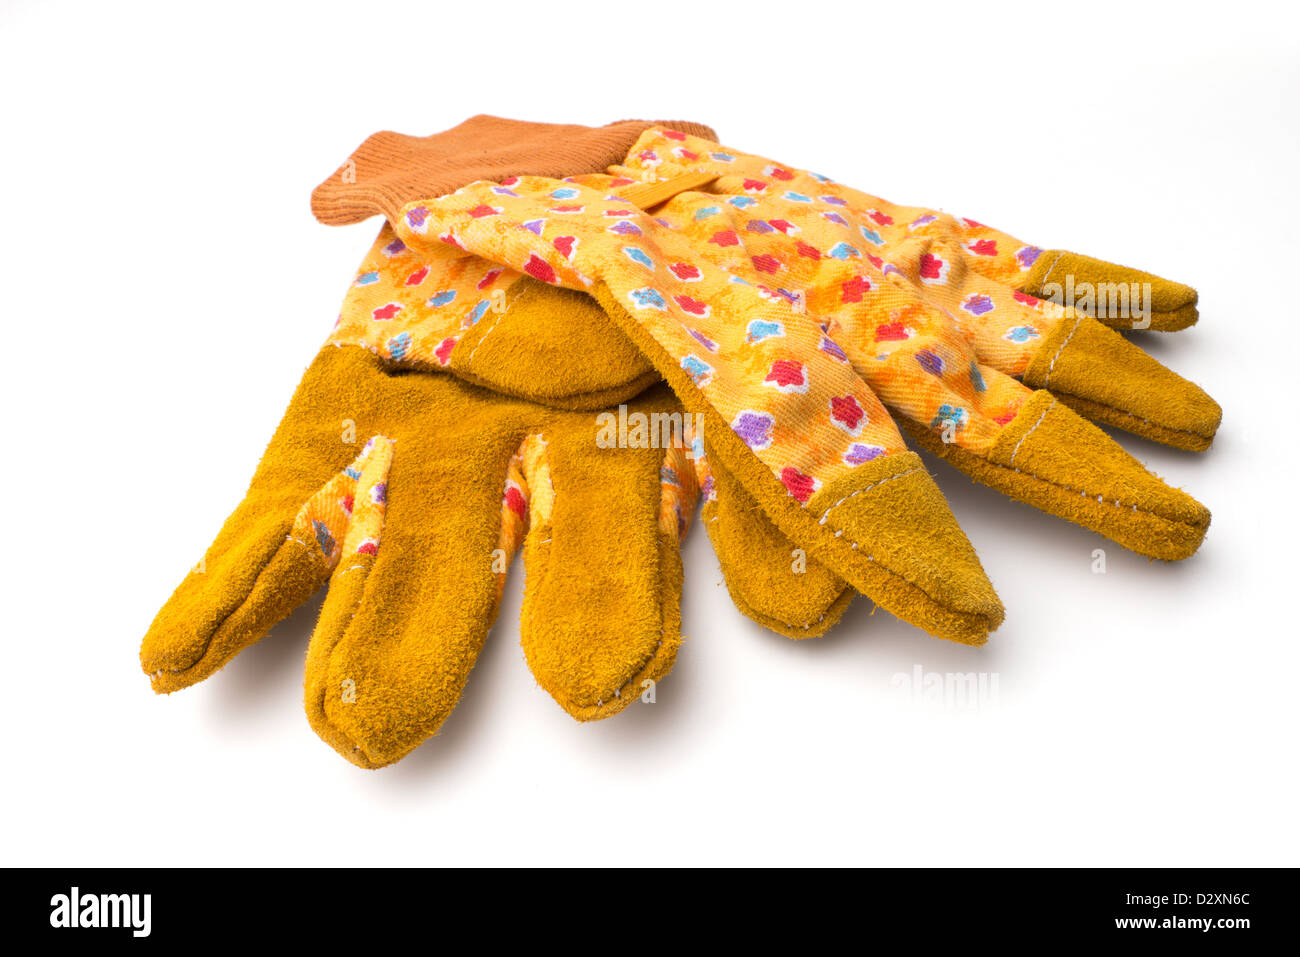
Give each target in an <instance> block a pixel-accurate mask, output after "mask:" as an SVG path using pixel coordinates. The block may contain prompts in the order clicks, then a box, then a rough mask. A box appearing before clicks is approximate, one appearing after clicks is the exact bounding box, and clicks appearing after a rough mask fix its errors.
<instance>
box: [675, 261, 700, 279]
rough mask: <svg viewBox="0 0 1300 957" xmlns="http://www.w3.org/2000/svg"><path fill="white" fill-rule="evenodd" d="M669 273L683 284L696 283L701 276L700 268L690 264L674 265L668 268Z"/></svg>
mask: <svg viewBox="0 0 1300 957" xmlns="http://www.w3.org/2000/svg"><path fill="white" fill-rule="evenodd" d="M668 271H669V272H671V273H672V274H673V275H674V276H676V277H677V278H678V279H680V280H681V281H682V282H695V280H697V279H699V278H700V275H701V274H700V267H699V266H692V265H691V264H690V263H673V264H672V265H671V266H669V267H668Z"/></svg>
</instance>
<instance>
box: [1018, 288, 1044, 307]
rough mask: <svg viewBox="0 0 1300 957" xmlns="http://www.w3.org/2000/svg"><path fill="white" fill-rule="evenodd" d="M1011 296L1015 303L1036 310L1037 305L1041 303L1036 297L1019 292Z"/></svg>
mask: <svg viewBox="0 0 1300 957" xmlns="http://www.w3.org/2000/svg"><path fill="white" fill-rule="evenodd" d="M1011 296H1012V298H1014V299H1015V300H1016V302H1018V303H1020V304H1021V305H1022V306H1032V307H1034V308H1037V307H1038V305H1039V304H1040V303H1042V301H1043V300H1041V299H1039V298H1038V297H1037V296H1031V295H1029V293H1027V292H1020V291H1019V290H1016V291H1015V292H1013V293H1012V294H1011Z"/></svg>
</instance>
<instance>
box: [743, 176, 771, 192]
mask: <svg viewBox="0 0 1300 957" xmlns="http://www.w3.org/2000/svg"><path fill="white" fill-rule="evenodd" d="M744 186H745V192H747V193H761V192H763V190H765V189H767V184H766V183H764V182H763V181H762V180H761V179H746V180H745V183H744Z"/></svg>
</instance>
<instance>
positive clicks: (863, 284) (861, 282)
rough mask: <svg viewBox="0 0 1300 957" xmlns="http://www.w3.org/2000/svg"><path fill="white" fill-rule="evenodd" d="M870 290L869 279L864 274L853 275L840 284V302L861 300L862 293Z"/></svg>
mask: <svg viewBox="0 0 1300 957" xmlns="http://www.w3.org/2000/svg"><path fill="white" fill-rule="evenodd" d="M866 292H871V280H870V279H868V278H867V277H866V276H854V277H853V278H852V279H846V280H845V281H844V282H843V283H841V284H840V301H841V302H861V301H862V294H863V293H866Z"/></svg>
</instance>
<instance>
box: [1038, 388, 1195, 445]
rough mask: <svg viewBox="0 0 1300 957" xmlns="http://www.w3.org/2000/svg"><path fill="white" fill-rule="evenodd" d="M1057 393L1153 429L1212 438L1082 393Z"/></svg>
mask: <svg viewBox="0 0 1300 957" xmlns="http://www.w3.org/2000/svg"><path fill="white" fill-rule="evenodd" d="M1059 394H1060V395H1065V396H1068V397H1069V398H1071V399H1077V400H1078V401H1080V402H1087V403H1088V404H1089V405H1095V406H1097V408H1099V409H1105V410H1106V411H1107V412H1114V413H1115V414H1116V415H1121V416H1123V417H1124V418H1126V419H1133V420H1134V421H1136V422H1141V423H1142V424H1143V425H1149V426H1151V427H1152V428H1153V429H1160V430H1161V431H1162V432H1177V433H1179V434H1180V435H1194V436H1196V437H1197V438H1200V439H1208V438H1212V436H1209V435H1206V434H1205V433H1204V432H1197V431H1196V430H1195V429H1175V428H1174V427H1173V426H1171V425H1161V424H1160V423H1159V422H1152V421H1151V420H1150V419H1144V418H1143V417H1142V416H1140V415H1137V414H1136V413H1134V412H1128V411H1125V410H1124V409H1117V408H1115V407H1114V406H1113V405H1105V404H1103V403H1101V402H1097V401H1096V400H1095V399H1089V398H1087V397H1086V396H1082V395H1075V394H1074V393H1073V392H1064V393H1059Z"/></svg>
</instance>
